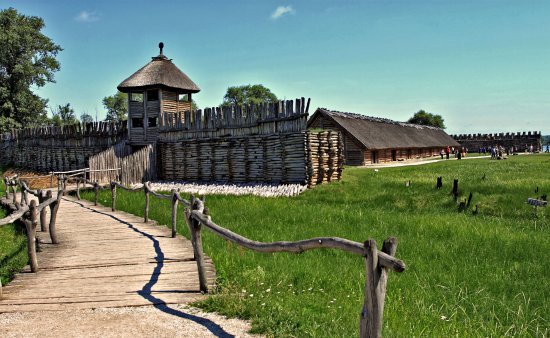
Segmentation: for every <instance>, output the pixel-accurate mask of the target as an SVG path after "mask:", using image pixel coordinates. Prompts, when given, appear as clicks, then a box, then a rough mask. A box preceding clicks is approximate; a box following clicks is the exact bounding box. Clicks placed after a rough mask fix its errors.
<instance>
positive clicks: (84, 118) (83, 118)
mask: <svg viewBox="0 0 550 338" xmlns="http://www.w3.org/2000/svg"><path fill="white" fill-rule="evenodd" d="M80 122H82V124H86V123H91V122H94V118H93V117H92V115H90V114H88V113H83V114H81V115H80Z"/></svg>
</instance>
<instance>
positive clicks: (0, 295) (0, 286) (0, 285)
mask: <svg viewBox="0 0 550 338" xmlns="http://www.w3.org/2000/svg"><path fill="white" fill-rule="evenodd" d="M0 299H2V280H1V279H0Z"/></svg>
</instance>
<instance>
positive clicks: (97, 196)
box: [94, 181, 99, 206]
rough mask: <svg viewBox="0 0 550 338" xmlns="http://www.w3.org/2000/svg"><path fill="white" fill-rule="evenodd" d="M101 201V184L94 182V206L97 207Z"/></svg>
mask: <svg viewBox="0 0 550 338" xmlns="http://www.w3.org/2000/svg"><path fill="white" fill-rule="evenodd" d="M98 199H99V183H97V181H95V182H94V205H95V206H97V201H98Z"/></svg>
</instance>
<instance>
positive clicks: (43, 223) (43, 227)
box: [38, 190, 48, 232]
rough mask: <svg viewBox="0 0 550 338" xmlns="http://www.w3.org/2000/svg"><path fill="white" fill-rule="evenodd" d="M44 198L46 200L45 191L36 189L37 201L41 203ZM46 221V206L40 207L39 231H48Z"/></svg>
mask: <svg viewBox="0 0 550 338" xmlns="http://www.w3.org/2000/svg"><path fill="white" fill-rule="evenodd" d="M46 200H47V197H46V192H45V191H42V190H38V202H39V203H40V204H42V203H43V202H44V201H46ZM46 222H47V210H46V208H42V210H40V231H42V232H47V231H48V227H47V226H46Z"/></svg>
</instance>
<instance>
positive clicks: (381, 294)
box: [74, 178, 405, 338]
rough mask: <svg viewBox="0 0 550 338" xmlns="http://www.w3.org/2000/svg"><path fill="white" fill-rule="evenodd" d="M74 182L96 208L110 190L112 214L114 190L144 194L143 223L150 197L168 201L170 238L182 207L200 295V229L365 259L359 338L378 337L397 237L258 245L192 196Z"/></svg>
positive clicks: (279, 247)
mask: <svg viewBox="0 0 550 338" xmlns="http://www.w3.org/2000/svg"><path fill="white" fill-rule="evenodd" d="M74 179H75V180H77V181H78V180H79V181H80V183H81V184H82V187H84V186H85V185H86V184H89V185H91V186H92V187H93V190H94V192H95V198H94V203H95V204H96V205H97V201H98V194H99V190H100V189H108V188H110V190H111V209H112V210H113V211H115V210H116V198H117V194H116V191H117V189H118V188H120V189H124V190H127V191H132V192H140V191H143V194H144V198H145V209H144V222H148V221H149V206H150V197H151V196H153V197H155V198H159V199H165V200H168V201H170V202H171V205H172V224H171V226H172V237H175V236H176V221H177V219H176V217H177V208H178V204H181V205H183V207H184V208H185V210H184V214H185V220H186V222H187V225H188V227H189V232H190V234H191V243H192V245H193V252H194V256H195V260H196V262H197V268H198V274H199V287H200V290H201V291H202V292H208V285H207V279H206V269H205V261H204V253H203V249H202V236H201V230H202V227H203V226H204V227H205V228H207V229H208V230H210V231H212V232H213V233H214V234H216V235H218V236H220V237H222V238H223V239H225V240H228V241H230V242H233V243H235V244H237V245H240V246H242V247H245V248H247V249H250V250H254V251H258V252H270V253H272V252H291V253H302V252H304V251H306V250H312V249H320V248H332V249H338V250H343V251H347V252H350V253H353V254H357V255H360V256H362V257H364V259H365V264H366V282H365V300H364V305H363V309H362V311H361V316H360V337H362V338H364V337H380V336H381V334H382V322H383V320H382V319H383V313H384V300H385V296H386V286H387V279H388V272H389V271H390V270H393V271H397V272H403V271H404V270H405V263H404V262H403V261H401V260H399V259H397V258H395V251H396V249H397V239H396V238H393V237H390V238H388V239H386V240H385V241H384V244H383V246H382V250H378V248H377V244H376V241H375V240H373V239H369V240H368V241H366V242H364V243H358V242H354V241H350V240H347V239H344V238H338V237H318V238H311V239H306V240H301V241H295V242H284V241H283V242H272V243H264V242H257V241H254V240H251V239H248V238H246V237H243V236H241V235H239V234H237V233H234V232H232V231H230V230H228V229H226V228H223V227H221V226H219V225H218V224H216V223H214V222H213V221H212V220H211V217H210V216H209V215H208V208H207V207H206V206H205V204H204V198H203V199H202V200H201V199H199V198H195V197H194V196H191V200H190V201H187V200H185V199H183V198H182V197H181V196H180V194H179V192H177V191H176V190H172V191H171V194H170V195H164V194H159V193H156V192H154V191H152V190H151V187H150V185H149V183H148V182H146V183H144V184H143V186H142V187H139V188H133V189H132V188H128V187H125V186H123V185H121V184H119V183H118V182H111V183H110V184H108V185H104V186H101V185H99V183H98V182H92V181H89V180H86V179H82V178H74ZM78 187H79V188H78V190H77V197H78V198H80V184H79V185H78Z"/></svg>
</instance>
